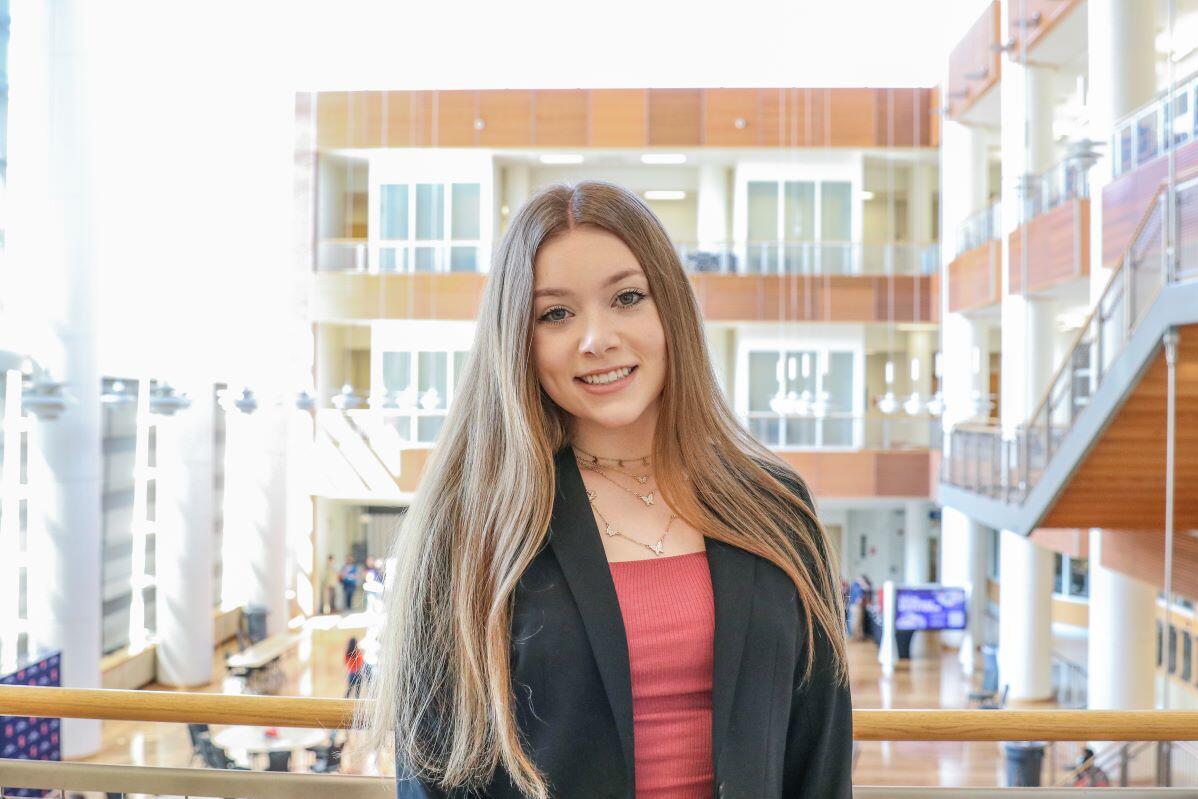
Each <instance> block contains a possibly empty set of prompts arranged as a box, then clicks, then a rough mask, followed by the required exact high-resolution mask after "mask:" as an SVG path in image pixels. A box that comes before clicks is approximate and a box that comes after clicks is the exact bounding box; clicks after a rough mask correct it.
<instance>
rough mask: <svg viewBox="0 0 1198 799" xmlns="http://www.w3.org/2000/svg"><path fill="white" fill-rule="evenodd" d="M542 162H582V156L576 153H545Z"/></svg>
mask: <svg viewBox="0 0 1198 799" xmlns="http://www.w3.org/2000/svg"><path fill="white" fill-rule="evenodd" d="M541 163H542V164H581V163H582V156H581V155H578V154H576V153H545V154H544V155H542V156H541Z"/></svg>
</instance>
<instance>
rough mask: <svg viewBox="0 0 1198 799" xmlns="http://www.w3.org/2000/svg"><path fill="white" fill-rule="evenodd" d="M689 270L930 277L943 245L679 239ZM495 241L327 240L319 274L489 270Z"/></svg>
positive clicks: (320, 250)
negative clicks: (389, 241) (391, 241)
mask: <svg viewBox="0 0 1198 799" xmlns="http://www.w3.org/2000/svg"><path fill="white" fill-rule="evenodd" d="M675 247H676V249H677V251H678V257H679V258H680V259H681V260H682V265H683V268H685V269H686V270H687V271H688V272H694V273H715V274H754V275H775V274H781V275H930V274H933V273H934V272H935V271H936V270H937V269H938V268H939V266H940V248H939V245H937V244H906V243H891V244H864V243H861V242H840V241H838V242H810V241H754V242H739V243H736V242H721V243H715V244H703V245H702V246H700V245H699V244H698V243H697V242H677V243H676V244H675ZM490 257H491V245H490V242H483V241H469V242H467V241H461V242H458V241H454V242H437V243H434V244H421V243H418V242H417V243H410V242H405V243H388V242H383V243H380V244H379V245H378V246H377V247H375V248H374V249H372V247H371V244H370V241H369V240H368V239H354V238H349V239H322V240H320V241H318V242H317V243H316V270H317V271H318V272H370V273H385V274H389V273H399V272H421V273H437V272H485V271H487V269H488V268H489V263H490Z"/></svg>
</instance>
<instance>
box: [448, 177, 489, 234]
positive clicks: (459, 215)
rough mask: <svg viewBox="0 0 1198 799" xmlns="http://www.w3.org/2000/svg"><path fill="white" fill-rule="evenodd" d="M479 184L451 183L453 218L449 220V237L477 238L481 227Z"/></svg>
mask: <svg viewBox="0 0 1198 799" xmlns="http://www.w3.org/2000/svg"><path fill="white" fill-rule="evenodd" d="M481 188H482V187H481V186H479V185H478V184H477V183H455V184H453V188H452V192H453V219H452V220H451V222H450V228H449V229H450V238H452V239H477V238H479V236H480V235H482V234H481V233H480V230H481V228H482V211H481V208H480V196H481Z"/></svg>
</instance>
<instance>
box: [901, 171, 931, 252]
mask: <svg viewBox="0 0 1198 799" xmlns="http://www.w3.org/2000/svg"><path fill="white" fill-rule="evenodd" d="M934 183H935V181H934V180H933V175H932V167H931V166H929V165H928V164H918V163H917V164H912V165H911V187H910V190H909V192H908V202H907V219H908V224H909V226H910V230H911V241H912V242H914V243H915V244H919V245H924V244H928V243H929V242H932V241H934V240H935V235H934V233H933V232H932V231H933V224H932V223H933V219H932V192H933V188H934Z"/></svg>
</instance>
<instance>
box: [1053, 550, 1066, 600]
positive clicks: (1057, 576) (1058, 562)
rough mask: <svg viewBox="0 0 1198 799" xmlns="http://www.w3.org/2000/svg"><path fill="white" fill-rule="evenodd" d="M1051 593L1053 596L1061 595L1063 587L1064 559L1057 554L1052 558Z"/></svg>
mask: <svg viewBox="0 0 1198 799" xmlns="http://www.w3.org/2000/svg"><path fill="white" fill-rule="evenodd" d="M1052 568H1053V574H1052V592H1053V593H1054V594H1060V593H1063V589H1064V587H1065V585H1064V582H1063V578H1062V574H1063V572H1064V570H1065V557H1064V556H1063V555H1061V553H1059V552H1054V553H1053V556H1052Z"/></svg>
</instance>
